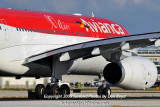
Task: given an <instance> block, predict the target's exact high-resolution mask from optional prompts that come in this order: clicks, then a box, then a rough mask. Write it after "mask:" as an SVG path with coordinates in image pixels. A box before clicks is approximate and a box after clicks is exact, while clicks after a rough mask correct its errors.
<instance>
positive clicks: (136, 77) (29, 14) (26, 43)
mask: <svg viewBox="0 0 160 107" xmlns="http://www.w3.org/2000/svg"><path fill="white" fill-rule="evenodd" d="M159 37H160V35H159V32H153V33H146V34H138V35H130V34H129V32H128V31H127V30H126V29H125V28H124V27H123V26H121V25H120V24H118V23H115V22H113V21H110V20H107V19H103V18H97V17H87V16H81V15H76V14H75V15H67V14H57V13H47V12H34V11H28V10H14V9H4V8H0V75H1V76H16V77H17V78H20V77H23V76H24V77H37V78H38V77H52V79H53V80H52V83H55V80H57V79H58V80H59V79H61V76H62V75H63V74H84V75H85V74H86V75H97V76H99V77H101V76H104V78H105V80H107V81H108V82H109V83H111V84H115V85H117V86H120V87H122V88H127V89H144V88H149V87H151V86H152V85H153V84H154V83H155V81H156V77H157V69H156V66H155V65H154V64H153V63H152V62H151V61H150V60H148V59H145V58H142V57H139V56H136V55H135V54H134V53H133V52H131V51H130V50H132V49H134V48H139V47H146V46H149V45H151V43H153V45H155V46H159V45H160V42H159V39H158V38H159ZM108 63H109V64H108ZM134 66H136V68H135V67H134Z"/></svg>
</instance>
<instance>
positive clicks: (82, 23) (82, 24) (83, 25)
mask: <svg viewBox="0 0 160 107" xmlns="http://www.w3.org/2000/svg"><path fill="white" fill-rule="evenodd" d="M76 23H79V24H81V26H80V27H81V28H84V27H86V28H89V27H90V26H87V25H86V24H85V23H84V22H80V21H76Z"/></svg>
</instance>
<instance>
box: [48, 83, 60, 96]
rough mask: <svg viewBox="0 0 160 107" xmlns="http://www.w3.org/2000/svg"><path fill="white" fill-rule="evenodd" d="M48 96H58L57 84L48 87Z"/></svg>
mask: <svg viewBox="0 0 160 107" xmlns="http://www.w3.org/2000/svg"><path fill="white" fill-rule="evenodd" d="M50 95H53V96H54V97H57V96H58V95H60V89H59V86H58V85H57V84H53V85H51V86H50Z"/></svg>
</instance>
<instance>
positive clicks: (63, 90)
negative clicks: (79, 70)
mask: <svg viewBox="0 0 160 107" xmlns="http://www.w3.org/2000/svg"><path fill="white" fill-rule="evenodd" d="M60 95H61V96H62V98H64V96H66V97H69V95H70V88H69V86H68V85H67V84H63V85H61V87H60Z"/></svg>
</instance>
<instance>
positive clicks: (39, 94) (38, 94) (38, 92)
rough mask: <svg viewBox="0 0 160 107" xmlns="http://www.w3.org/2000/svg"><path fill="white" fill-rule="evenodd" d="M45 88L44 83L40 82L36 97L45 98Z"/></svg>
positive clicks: (36, 89)
mask: <svg viewBox="0 0 160 107" xmlns="http://www.w3.org/2000/svg"><path fill="white" fill-rule="evenodd" d="M44 90H45V86H44V85H43V84H38V85H37V86H36V88H35V93H36V97H37V98H38V99H43V98H44Z"/></svg>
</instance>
